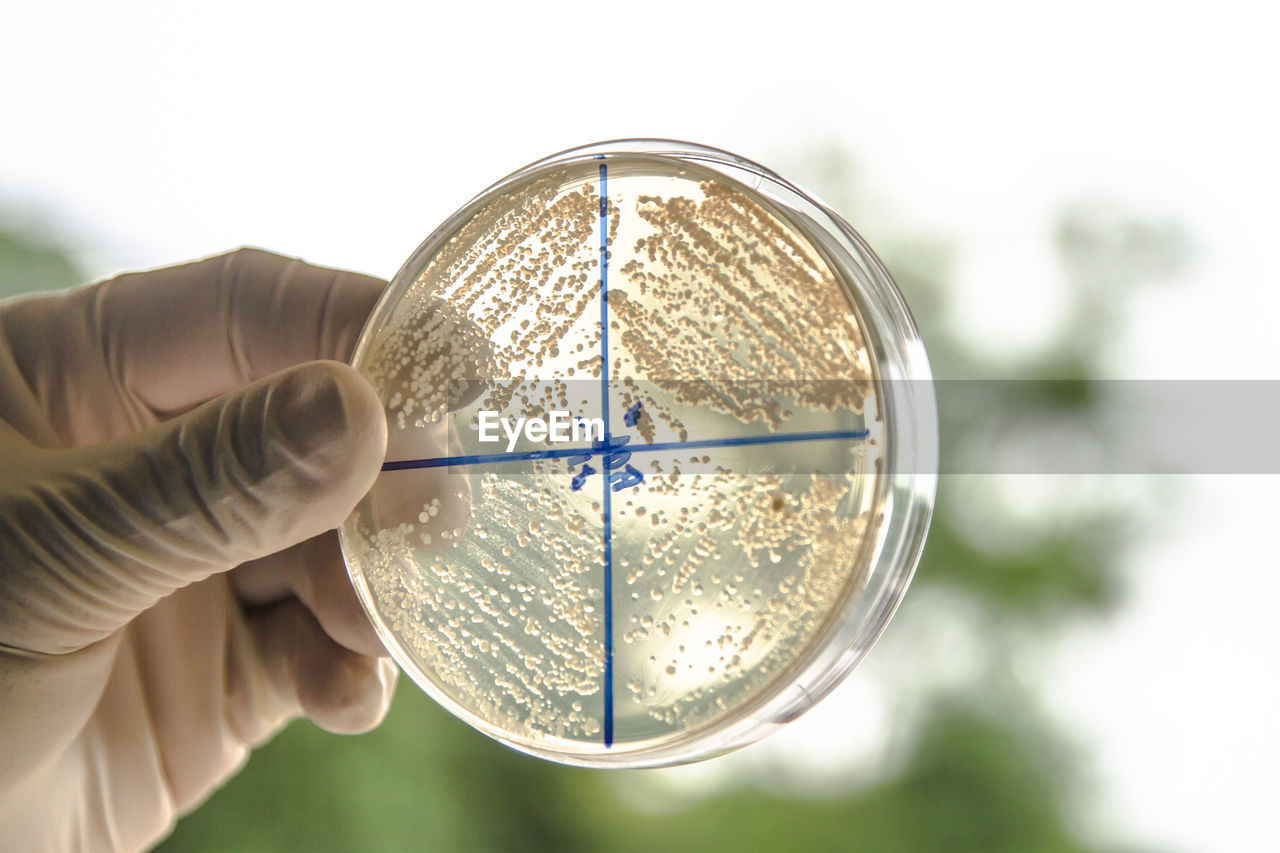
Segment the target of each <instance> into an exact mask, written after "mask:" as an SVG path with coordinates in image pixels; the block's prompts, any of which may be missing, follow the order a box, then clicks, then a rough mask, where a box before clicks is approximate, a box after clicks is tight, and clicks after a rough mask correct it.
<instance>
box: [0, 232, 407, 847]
mask: <svg viewBox="0 0 1280 853" xmlns="http://www.w3.org/2000/svg"><path fill="white" fill-rule="evenodd" d="M383 284H384V283H383V282H381V281H379V280H377V279H373V278H368V277H366V276H361V275H355V274H352V273H346V272H338V271H335V270H330V269H321V268H317V267H311V266H308V265H306V264H304V263H302V262H301V261H297V260H291V259H287V258H282V257H278V256H276V255H272V254H269V253H266V252H261V251H254V250H242V251H238V252H234V253H232V254H229V255H225V256H221V257H215V258H210V259H208V260H204V261H200V262H198V263H193V264H188V265H185V266H179V267H173V268H169V269H161V270H156V271H153V272H145V273H138V274H131V275H124V276H121V277H119V278H116V279H113V280H111V281H107V282H103V283H100V284H96V285H91V286H86V287H82V288H77V289H74V290H70V291H66V292H63V293H56V294H49V295H40V296H33V297H27V298H22V299H18V300H16V301H10V302H8V303H6V304H3V305H0V840H2V843H0V847H3V848H4V849H7V850H23V851H27V850H45V849H49V850H66V849H86V850H108V849H137V848H140V847H144V846H146V845H147V844H149V843H152V842H154V841H156V840H158V839H159V838H160V837H162V836H163V835H164V834H165V833H166V832H167V831H168V830H169V828H170V827H171V826H172V824H173V821H174V820H175V818H176V816H177V815H179V814H181V813H182V812H184V811H186V810H188V809H190V808H192V807H193V806H194V805H195V804H197V803H199V802H200V801H201V800H202V799H203V798H204V797H206V796H207V795H208V794H209V793H210V791H212V790H213V789H214V788H215V787H216V786H217V785H218V784H219V783H221V782H222V781H223V780H225V779H226V778H227V777H229V776H230V775H231V774H232V773H234V772H235V770H236V769H237V768H238V767H239V766H240V765H241V764H242V763H243V762H244V761H245V759H246V756H247V754H248V752H249V750H250V748H251V747H253V746H254V745H256V744H259V743H261V742H263V741H264V740H266V739H267V738H269V737H270V736H271V734H272V733H274V732H275V731H277V730H278V729H279V728H280V727H281V726H282V725H283V724H284V723H285V722H286V721H288V720H289V719H291V718H293V717H295V716H297V715H298V714H305V715H306V716H308V717H310V718H311V719H312V720H313V721H315V722H316V723H317V724H318V725H320V726H322V727H324V728H326V729H329V730H331V731H337V732H358V731H363V730H366V729H369V728H371V727H372V726H374V725H376V724H377V723H378V722H379V721H380V719H381V718H382V716H383V714H384V713H385V712H386V709H387V705H388V703H389V702H390V699H391V693H392V689H393V687H394V684H395V678H396V669H395V667H394V666H393V665H392V663H391V662H390V661H389V660H388V659H387V658H385V657H383V655H385V652H384V651H383V649H382V646H381V645H380V644H379V642H378V639H377V637H376V636H375V634H374V633H373V630H372V628H371V627H370V625H369V623H368V621H367V620H366V618H365V616H364V614H363V612H362V611H361V608H360V605H359V602H358V601H357V600H356V597H355V594H354V592H353V590H352V588H351V585H350V582H349V581H348V579H347V576H346V572H345V569H344V566H343V562H342V558H341V556H340V554H339V552H338V546H337V537H336V535H335V534H334V533H333V532H332V531H333V528H334V527H336V526H337V525H338V524H340V523H341V522H342V520H343V519H344V518H345V517H346V515H347V514H348V513H349V512H350V511H351V509H352V507H353V506H354V505H355V504H356V502H357V501H358V500H359V499H360V497H361V496H362V495H363V494H364V493H365V492H366V491H367V490H368V489H369V487H370V485H371V484H372V483H373V481H374V478H375V477H376V476H377V474H378V470H379V467H380V464H381V462H382V461H383V452H384V447H385V442H386V427H385V423H384V419H383V413H382V406H381V404H380V403H379V400H378V397H377V395H376V394H375V393H374V391H373V389H372V388H371V387H370V386H369V385H368V384H367V383H366V382H365V381H364V380H363V379H362V378H361V377H360V376H359V374H357V373H356V372H355V371H354V370H353V369H351V368H350V367H348V366H346V365H344V364H341V363H339V362H340V361H345V360H346V359H348V358H349V357H350V355H351V350H352V348H353V346H354V344H355V340H356V337H357V336H358V334H359V332H360V329H361V326H362V325H363V323H364V321H365V318H366V317H367V316H368V314H369V312H370V310H371V309H372V307H373V304H374V302H375V301H376V300H377V298H378V295H379V293H380V292H381V289H382V287H383ZM319 359H336V361H318V360H319ZM326 531H328V532H326Z"/></svg>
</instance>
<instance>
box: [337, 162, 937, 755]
mask: <svg viewBox="0 0 1280 853" xmlns="http://www.w3.org/2000/svg"><path fill="white" fill-rule="evenodd" d="M353 363H354V364H355V366H356V367H357V368H358V369H359V370H361V371H362V373H363V374H364V375H365V376H366V377H367V378H368V379H369V381H370V382H371V383H372V384H373V385H374V387H375V388H376V389H377V390H378V392H379V394H380V395H381V397H382V400H383V403H384V405H385V407H386V414H387V421H388V451H387V462H386V464H385V465H384V467H383V472H382V474H381V475H380V477H379V478H378V480H377V482H376V483H375V485H374V487H373V489H372V490H371V491H370V493H369V494H368V495H367V496H366V497H365V498H364V499H363V500H362V501H361V503H360V504H359V505H358V506H357V507H356V509H355V510H354V512H353V513H352V514H351V516H350V517H349V518H348V519H347V521H346V522H345V524H344V525H343V527H342V528H341V530H340V538H341V541H342V547H343V553H344V556H345V557H346V560H347V564H348V568H349V571H350V574H351V577H352V580H353V582H354V584H355V587H356V590H357V593H358V595H359V597H360V599H361V601H362V603H363V604H364V606H365V609H366V610H367V612H368V614H369V616H370V618H371V620H372V621H373V623H374V626H375V628H376V629H377V631H378V633H379V635H380V636H381V638H382V640H383V642H384V644H385V645H386V646H387V649H388V650H389V652H390V653H391V654H392V656H393V657H394V658H395V660H396V661H397V662H398V663H399V665H400V666H401V667H402V668H403V669H404V670H405V671H406V672H407V673H408V674H409V675H410V676H411V677H412V678H413V680H414V681H415V682H417V683H418V685H419V686H421V687H422V688H423V689H424V690H426V691H427V692H428V693H429V694H430V695H431V696H432V697H433V698H435V699H436V700H437V701H438V702H440V703H441V704H443V705H444V706H445V707H446V708H447V709H449V710H450V711H451V712H452V713H454V714H455V715H457V716H459V717H461V718H462V719H464V720H466V721H467V722H468V723H470V724H471V725H473V726H475V727H476V728H478V729H479V730H481V731H482V732H484V733H486V734H488V735H490V736H491V737H494V738H496V739H498V740H500V741H501V742H503V743H505V744H507V745H509V746H511V747H514V748H516V749H519V750H522V751H525V752H528V753H530V754H533V755H538V756H541V757H544V758H548V759H551V760H555V761H560V762H563V763H568V764H577V765H585V766H602V767H608V766H613V767H644V766H657V765H664V764H673V763H681V762H687V761H693V760H698V759H701V758H706V757H709V756H712V755H716V754H720V753H723V752H725V751H728V750H731V749H734V748H737V747H739V746H742V745H744V744H746V743H749V742H751V741H753V740H756V739H758V738H759V737H762V736H763V735H765V734H767V733H768V732H769V731H772V730H773V729H775V728H777V727H778V726H779V725H781V724H783V723H785V722H786V721H788V720H790V719H793V718H794V717H795V716H797V715H798V714H799V713H801V712H803V711H804V710H806V709H807V708H808V707H809V706H811V705H812V704H813V703H814V702H816V701H817V700H818V699H819V698H821V697H822V696H823V695H825V693H826V692H828V691H829V690H830V689H831V688H832V687H833V686H834V685H835V684H836V683H838V682H839V681H840V679H841V678H843V677H844V676H845V675H846V674H847V673H848V672H849V670H850V669H852V667H853V666H854V664H855V663H856V662H857V660H858V659H860V658H861V656H862V655H863V654H864V653H865V652H866V651H867V649H868V648H869V647H870V646H871V644H872V643H873V642H874V641H875V639H876V637H877V636H878V635H879V633H880V632H881V631H882V630H883V628H884V626H885V624H886V623H887V621H888V619H889V617H890V616H891V615H892V612H893V610H894V609H895V608H896V606H897V604H898V602H899V601H900V600H901V597H902V595H903V593H904V592H905V590H906V586H907V584H908V582H909V581H910V577H911V574H912V572H913V571H914V568H915V564H916V562H917V560H918V558H919V554H920V550H921V548H922V546H923V541H924V537H925V534H926V531H927V528H928V521H929V514H930V511H931V508H932V503H933V494H934V486H935V475H936V415H935V413H934V409H933V394H932V385H931V383H930V374H929V369H928V364H927V360H926V358H925V355H924V350H923V347H922V345H921V344H920V341H919V337H918V335H917V334H916V331H915V327H914V325H913V324H912V322H911V318H910V314H909V313H908V312H907V309H906V306H905V304H904V303H903V301H902V299H901V296H900V295H899V294H898V292H897V290H896V288H895V287H894V285H893V283H892V281H891V280H890V278H889V276H888V273H887V272H885V270H884V268H883V266H882V265H881V264H880V263H879V261H878V260H877V259H876V258H875V255H874V254H873V253H872V252H871V250H870V249H869V248H868V247H867V246H866V244H865V243H863V242H862V240H861V239H860V238H859V237H858V236H857V234H856V233H855V232H853V230H852V229H851V228H850V227H849V226H848V225H847V224H845V223H844V222H843V221H842V220H840V219H839V218H838V217H836V216H835V214H833V213H831V212H830V211H828V210H827V209H826V208H824V207H822V206H821V205H820V204H819V203H817V202H815V201H813V200H812V199H811V198H810V197H808V196H807V195H805V194H804V193H802V192H801V191H799V190H798V189H796V188H795V187H794V186H793V185H791V184H789V183H787V182H786V181H784V180H783V179H782V178H779V177H778V176H776V175H774V174H773V173H771V172H769V171H768V170H766V169H764V168H763V167H761V166H758V165H756V164H754V163H751V162H749V161H746V160H743V159H741V158H738V157H736V156H734V155H731V154H728V153H726V152H723V151H718V150H715V149H709V148H705V147H702V146H697V145H693V144H690V143H680V142H673V141H656V140H623V141H617V142H610V143H601V144H599V145H594V146H588V147H585V148H579V149H573V150H570V151H566V152H563V153H561V154H558V155H555V156H553V157H550V158H547V159H546V160H542V161H539V162H537V163H534V164H532V165H531V166H528V167H526V168H524V169H521V170H520V171H518V172H516V173H514V174H512V175H510V176H509V177H507V178H505V179H503V180H502V181H500V182H499V183H498V184H495V185H494V186H493V187H491V188H490V189H488V190H486V191H485V192H484V193H482V194H481V195H479V196H477V197H476V198H475V199H474V200H473V201H471V202H470V203H469V204H467V205H466V206H465V207H464V208H462V209H461V210H460V211H459V212H458V213H457V214H455V215H454V216H453V217H451V218H450V219H449V220H448V221H447V222H446V223H445V224H444V225H442V226H441V227H440V228H439V229H437V230H436V231H435V232H434V233H433V234H432V235H431V236H430V237H428V239H427V240H426V241H425V242H424V243H423V244H422V246H420V247H419V249H418V250H417V251H416V252H415V253H414V254H413V256H411V257H410V259H409V260H408V261H407V262H406V263H405V265H404V267H403V268H402V269H401V270H400V272H399V273H398V274H397V275H396V277H395V278H394V280H393V281H392V284H391V286H390V287H389V288H388V290H387V292H386V293H385V294H384V296H383V298H382V301H381V302H380V303H379V305H378V307H377V308H376V309H375V311H374V313H373V315H372V317H371V318H370V320H369V323H368V325H367V326H366V328H365V331H364V333H363V335H362V336H361V340H360V342H359V344H358V346H357V350H356V353H355V356H354V358H353Z"/></svg>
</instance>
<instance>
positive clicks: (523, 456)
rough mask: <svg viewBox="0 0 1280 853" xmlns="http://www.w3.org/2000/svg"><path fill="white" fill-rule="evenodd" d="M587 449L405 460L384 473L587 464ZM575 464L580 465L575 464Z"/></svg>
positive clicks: (391, 464) (389, 465)
mask: <svg viewBox="0 0 1280 853" xmlns="http://www.w3.org/2000/svg"><path fill="white" fill-rule="evenodd" d="M586 451H587V448H585V447H556V448H548V449H547V450H523V451H521V452H519V453H474V454H471V455H468V456H436V457H433V458H431V459H403V460H401V461H399V462H385V463H383V465H382V470H383V471H407V470H410V469H413V468H452V467H453V466H455V465H487V464H489V463H490V462H519V461H522V460H527V459H572V458H573V457H575V456H577V457H581V459H580V461H582V462H586V461H587V459H589V458H590V457H589V456H588V455H586ZM573 464H575V465H576V464H578V463H577V462H574V463H573Z"/></svg>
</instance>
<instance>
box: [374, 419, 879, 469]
mask: <svg viewBox="0 0 1280 853" xmlns="http://www.w3.org/2000/svg"><path fill="white" fill-rule="evenodd" d="M868 435H870V432H869V431H868V430H865V429H848V430H829V431H825V432H784V433H779V434H777V435H743V436H736V437H733V438H708V439H704V440H702V441H665V442H657V443H656V444H628V442H629V441H630V439H631V436H629V435H621V436H618V437H617V438H613V437H610V441H609V443H608V444H605V443H604V442H599V441H598V442H596V443H595V444H594V445H593V446H592V447H591V448H590V450H588V449H587V448H585V447H573V448H564V449H549V450H528V451H523V452H521V453H483V454H477V455H474V456H439V457H436V458H434V459H406V460H403V461H401V462H387V463H385V464H384V465H383V466H382V470H383V471H404V470H408V469H411V468H449V467H452V466H454V465H483V464H488V463H490V462H514V461H519V460H524V459H572V460H573V464H574V465H578V464H580V463H582V462H586V461H587V459H589V458H590V456H592V455H594V454H596V453H606V454H608V453H611V452H613V451H615V450H617V449H618V448H621V447H623V446H624V445H625V446H626V448H627V450H628V451H630V452H632V453H645V452H648V451H663V450H701V449H703V448H708V447H749V446H752V445H757V444H786V443H789V442H793V441H835V440H839V439H847V440H857V439H863V438H866V437H867V436H868ZM575 457H576V458H575Z"/></svg>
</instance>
